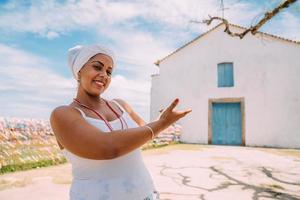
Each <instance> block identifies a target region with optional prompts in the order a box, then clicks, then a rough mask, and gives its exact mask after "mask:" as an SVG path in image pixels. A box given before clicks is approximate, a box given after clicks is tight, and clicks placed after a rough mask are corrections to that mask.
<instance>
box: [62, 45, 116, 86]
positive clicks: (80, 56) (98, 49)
mask: <svg viewBox="0 0 300 200" xmlns="http://www.w3.org/2000/svg"><path fill="white" fill-rule="evenodd" d="M99 53H101V54H105V55H107V56H109V57H111V59H112V61H113V66H114V65H115V57H114V54H113V52H112V51H111V50H109V49H107V48H105V47H102V46H100V45H89V46H81V45H77V46H75V47H73V48H70V49H69V50H68V65H69V67H70V68H71V71H72V73H73V77H74V78H75V79H76V80H77V79H78V72H79V70H80V69H81V68H82V67H83V65H84V64H85V63H86V62H87V61H88V60H89V59H90V58H91V57H93V56H94V55H96V54H99Z"/></svg>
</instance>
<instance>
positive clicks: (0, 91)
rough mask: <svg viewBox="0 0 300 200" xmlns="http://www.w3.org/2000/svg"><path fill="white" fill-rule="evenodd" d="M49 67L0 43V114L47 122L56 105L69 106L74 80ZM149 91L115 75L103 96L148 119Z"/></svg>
mask: <svg viewBox="0 0 300 200" xmlns="http://www.w3.org/2000/svg"><path fill="white" fill-rule="evenodd" d="M41 66H42V67H41ZM50 68H51V63H50V62H49V61H47V60H46V59H44V58H40V57H38V56H36V55H33V54H30V53H27V52H25V51H22V50H20V49H17V48H14V47H9V46H6V45H3V44H0V74H1V79H0V97H1V98H0V105H2V107H1V109H0V115H1V116H6V117H25V118H44V119H48V118H49V115H50V112H51V110H52V109H54V108H55V107H56V106H59V105H67V104H69V103H70V102H71V101H72V98H73V97H74V96H75V95H76V84H77V83H76V81H75V80H73V79H71V78H70V79H67V78H64V77H62V76H60V75H58V74H57V73H55V72H53V71H51V70H50ZM149 89H150V84H149V83H147V82H145V81H136V80H128V79H126V78H125V77H123V76H121V75H116V76H114V77H113V80H112V83H111V85H110V87H109V89H108V90H107V91H105V93H104V96H105V97H107V98H109V99H110V98H122V99H124V100H126V101H128V103H129V104H131V105H132V107H134V108H136V111H137V112H138V113H139V114H140V115H141V116H142V117H143V118H144V119H145V120H148V118H149V116H148V113H149V110H148V109H149V108H148V106H147V105H149V101H150V100H149Z"/></svg>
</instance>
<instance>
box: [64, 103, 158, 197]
mask: <svg viewBox="0 0 300 200" xmlns="http://www.w3.org/2000/svg"><path fill="white" fill-rule="evenodd" d="M113 102H114V103H116V104H117V105H118V106H119V108H120V109H121V110H122V112H123V114H122V117H123V118H124V120H125V121H126V123H127V125H128V128H134V127H137V124H136V123H135V122H134V121H133V120H132V119H131V117H130V116H129V114H128V113H127V112H126V111H125V110H124V109H123V107H122V106H120V105H119V104H118V102H116V101H113ZM78 110H79V111H80V112H81V114H82V116H83V117H84V118H85V120H87V121H88V122H89V123H90V124H92V125H93V126H95V127H97V128H99V129H101V130H102V131H104V132H106V133H107V134H109V132H110V130H109V129H108V127H107V126H106V124H105V122H104V121H102V120H100V119H95V118H91V117H87V116H86V115H85V113H84V112H83V111H82V110H80V109H78ZM109 123H110V124H111V126H112V127H113V129H114V130H119V129H121V122H120V120H119V119H116V120H113V121H110V122H109ZM123 124H124V122H123ZM62 152H63V154H64V155H65V157H66V158H67V160H68V161H69V162H70V163H71V165H72V175H73V180H72V184H71V189H70V200H120V199H122V200H144V199H145V200H146V199H147V200H150V199H156V198H158V197H154V196H155V195H158V193H157V192H156V191H155V187H154V184H153V182H152V179H151V176H150V174H149V172H148V170H147V168H146V166H145V164H144V161H143V158H142V155H141V149H136V150H134V151H132V152H130V153H128V154H126V155H123V156H120V157H118V158H115V159H111V160H93V159H87V158H83V157H79V156H77V155H75V154H73V153H71V152H70V151H68V150H66V149H63V150H62Z"/></svg>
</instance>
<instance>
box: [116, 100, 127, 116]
mask: <svg viewBox="0 0 300 200" xmlns="http://www.w3.org/2000/svg"><path fill="white" fill-rule="evenodd" d="M113 101H116V102H117V103H119V104H120V106H122V107H123V108H124V110H126V112H128V113H129V112H130V106H129V104H128V103H127V102H126V101H124V100H123V99H113Z"/></svg>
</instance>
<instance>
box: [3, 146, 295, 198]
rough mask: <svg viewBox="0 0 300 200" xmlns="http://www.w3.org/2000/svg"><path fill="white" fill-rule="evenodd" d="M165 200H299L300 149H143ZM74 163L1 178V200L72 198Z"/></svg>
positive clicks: (197, 147) (188, 147)
mask: <svg viewBox="0 0 300 200" xmlns="http://www.w3.org/2000/svg"><path fill="white" fill-rule="evenodd" d="M143 154H144V161H145V163H146V165H147V167H148V169H149V171H150V173H151V175H152V177H153V181H154V183H155V185H156V188H157V189H158V190H159V191H160V193H161V195H160V196H161V199H162V200H167V199H175V200H177V199H178V200H193V199H205V200H210V199H213V200H217V199H242V200H247V199H254V200H256V199H257V200H267V199H284V200H285V199H299V200H300V150H292V149H270V148H266V149H264V148H249V147H229V146H206V145H204V146H203V145H172V146H169V147H164V148H160V149H154V150H148V151H145V152H143ZM71 180H72V177H71V166H70V164H68V163H67V164H63V165H59V166H52V167H47V168H40V169H34V170H29V171H23V172H15V173H10V174H4V175H1V176H0V200H21V199H30V200H50V199H51V200H64V199H68V190H69V188H70V183H71Z"/></svg>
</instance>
